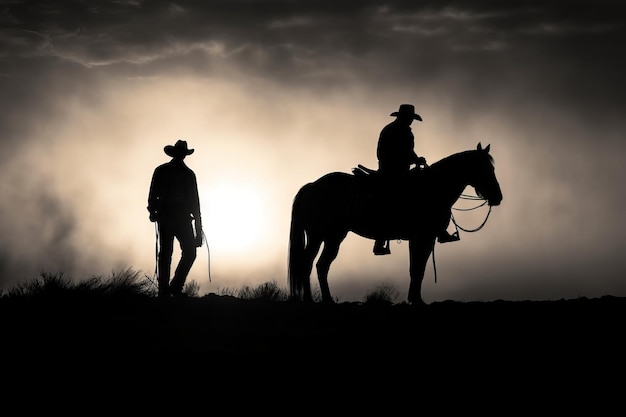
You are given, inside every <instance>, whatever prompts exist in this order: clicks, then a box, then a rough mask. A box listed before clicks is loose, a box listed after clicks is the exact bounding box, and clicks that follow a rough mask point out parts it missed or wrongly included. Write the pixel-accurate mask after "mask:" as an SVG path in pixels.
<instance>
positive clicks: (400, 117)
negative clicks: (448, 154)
mask: <svg viewBox="0 0 626 417" xmlns="http://www.w3.org/2000/svg"><path fill="white" fill-rule="evenodd" d="M390 116H395V117H396V119H395V120H393V121H392V122H391V123H389V124H387V125H386V126H385V127H383V129H382V130H381V132H380V136H379V138H378V146H377V148H376V156H377V158H378V172H379V173H380V174H381V176H382V177H383V178H385V181H388V182H389V183H390V184H394V185H395V184H399V183H401V182H402V181H403V179H404V178H406V175H407V174H408V173H409V171H410V170H411V167H412V166H413V165H415V166H417V167H422V168H423V167H425V166H426V159H425V158H424V157H422V156H418V155H417V153H415V149H414V148H415V136H414V135H413V131H412V130H411V124H412V123H413V120H419V121H420V122H421V121H422V117H421V116H420V115H419V114H416V113H415V106H413V105H412V104H401V105H400V107H399V109H398V111H395V112H393V113H391V114H390ZM438 240H439V242H440V243H445V242H453V241H455V240H459V238H458V236H456V235H450V234H449V233H448V232H447V231H446V230H443V231H442V232H441V233H440V235H439V237H438ZM373 252H374V254H375V255H388V254H390V253H391V249H390V248H389V240H383V239H377V240H376V241H375V242H374V249H373Z"/></svg>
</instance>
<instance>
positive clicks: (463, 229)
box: [432, 194, 491, 282]
mask: <svg viewBox="0 0 626 417" xmlns="http://www.w3.org/2000/svg"><path fill="white" fill-rule="evenodd" d="M459 199H461V200H482V203H480V204H479V205H477V206H474V207H470V208H456V207H452V210H456V211H472V210H476V209H477V208H480V207H482V206H484V205H485V204H487V200H486V199H484V198H482V197H479V196H476V195H467V194H461V195H460V196H459ZM490 214H491V205H490V206H489V211H488V212H487V215H486V216H485V220H483V222H482V223H481V224H480V226H478V227H476V228H475V229H466V228H464V227H462V226H459V224H458V223H457V222H456V219H455V218H454V215H450V220H452V223H453V224H454V227H455V229H456V233H457V234H458V233H459V229H460V230H462V231H464V232H468V233H473V232H477V231H479V230H480V229H482V228H483V227H484V226H485V224H486V223H487V219H489V215H490ZM432 256H433V271H434V273H435V282H437V265H436V263H435V241H433V250H432Z"/></svg>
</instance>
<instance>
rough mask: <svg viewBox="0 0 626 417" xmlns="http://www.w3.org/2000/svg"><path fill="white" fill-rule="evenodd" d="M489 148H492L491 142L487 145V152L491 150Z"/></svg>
mask: <svg viewBox="0 0 626 417" xmlns="http://www.w3.org/2000/svg"><path fill="white" fill-rule="evenodd" d="M489 148H491V143H490V144H489V145H487V147H486V148H485V152H489Z"/></svg>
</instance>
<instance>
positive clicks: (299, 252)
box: [287, 185, 307, 300]
mask: <svg viewBox="0 0 626 417" xmlns="http://www.w3.org/2000/svg"><path fill="white" fill-rule="evenodd" d="M306 188H307V186H306V185H305V186H304V187H302V188H301V189H300V191H298V193H297V194H296V196H295V198H294V199H293V204H292V207H291V226H290V229H289V250H288V254H289V255H288V256H289V259H288V263H287V271H288V272H287V274H288V282H289V293H290V296H291V297H292V298H294V299H297V300H302V296H303V293H304V286H305V285H306V284H307V279H306V277H305V274H304V273H303V271H304V262H305V260H304V250H305V246H306V231H305V227H304V224H303V221H302V210H303V209H304V208H305V205H304V204H303V201H302V200H303V198H304V197H303V193H304V191H305V190H306Z"/></svg>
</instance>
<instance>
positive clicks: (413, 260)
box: [408, 237, 435, 306]
mask: <svg viewBox="0 0 626 417" xmlns="http://www.w3.org/2000/svg"><path fill="white" fill-rule="evenodd" d="M434 244H435V238H434V237H433V238H430V239H410V240H409V276H410V284H409V295H408V301H409V303H411V304H413V305H415V306H424V305H426V303H424V300H423V299H422V280H423V279H424V272H425V271H426V262H428V258H429V257H430V254H431V252H432V250H433V245H434Z"/></svg>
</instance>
